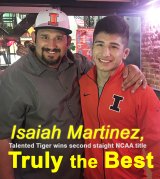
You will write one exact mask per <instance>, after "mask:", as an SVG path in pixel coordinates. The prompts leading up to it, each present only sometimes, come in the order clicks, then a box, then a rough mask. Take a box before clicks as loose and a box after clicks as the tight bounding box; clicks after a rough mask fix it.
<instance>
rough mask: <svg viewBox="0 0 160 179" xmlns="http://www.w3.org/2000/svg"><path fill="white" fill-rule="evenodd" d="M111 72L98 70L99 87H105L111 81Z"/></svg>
mask: <svg viewBox="0 0 160 179" xmlns="http://www.w3.org/2000/svg"><path fill="white" fill-rule="evenodd" d="M109 77H110V72H106V71H101V70H97V85H98V87H101V88H102V87H103V86H104V85H105V83H106V82H107V81H108V80H109Z"/></svg>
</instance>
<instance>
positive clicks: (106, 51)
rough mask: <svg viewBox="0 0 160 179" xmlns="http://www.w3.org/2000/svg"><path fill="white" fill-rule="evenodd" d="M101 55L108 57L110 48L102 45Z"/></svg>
mask: <svg viewBox="0 0 160 179" xmlns="http://www.w3.org/2000/svg"><path fill="white" fill-rule="evenodd" d="M102 55H103V57H109V56H110V50H109V48H108V47H104V49H103V51H102Z"/></svg>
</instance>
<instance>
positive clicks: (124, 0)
mask: <svg viewBox="0 0 160 179" xmlns="http://www.w3.org/2000/svg"><path fill="white" fill-rule="evenodd" d="M77 1H96V2H98V1H100V2H102V1H104V2H132V0H77Z"/></svg>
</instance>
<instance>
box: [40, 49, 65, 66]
mask: <svg viewBox="0 0 160 179" xmlns="http://www.w3.org/2000/svg"><path fill="white" fill-rule="evenodd" d="M44 51H46V52H58V53H60V52H61V50H60V49H57V48H54V49H52V50H51V49H49V48H45V47H43V48H42V60H43V61H44V62H45V63H46V64H47V65H50V66H54V65H57V64H59V63H60V61H61V59H62V57H61V56H59V57H58V58H57V59H55V60H54V59H53V57H51V59H46V58H45V57H44V55H43V52H44Z"/></svg>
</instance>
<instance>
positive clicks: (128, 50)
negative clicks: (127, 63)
mask: <svg viewBox="0 0 160 179" xmlns="http://www.w3.org/2000/svg"><path fill="white" fill-rule="evenodd" d="M129 53H130V49H129V48H125V49H124V53H123V60H126V58H127V57H128V55H129Z"/></svg>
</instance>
